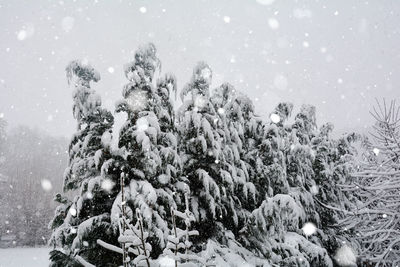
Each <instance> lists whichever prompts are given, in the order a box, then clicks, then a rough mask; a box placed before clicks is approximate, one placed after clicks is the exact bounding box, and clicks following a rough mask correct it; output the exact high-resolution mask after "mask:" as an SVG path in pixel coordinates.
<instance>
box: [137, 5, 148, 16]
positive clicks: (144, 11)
mask: <svg viewBox="0 0 400 267" xmlns="http://www.w3.org/2000/svg"><path fill="white" fill-rule="evenodd" d="M139 11H140V13H143V14H144V13H146V12H147V8H146V7H144V6H142V7H141V8H139Z"/></svg>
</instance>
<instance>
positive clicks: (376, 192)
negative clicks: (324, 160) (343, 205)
mask: <svg viewBox="0 0 400 267" xmlns="http://www.w3.org/2000/svg"><path fill="white" fill-rule="evenodd" d="M371 114H372V116H373V117H374V119H375V120H376V121H375V125H374V126H373V131H372V133H371V139H370V140H367V141H366V142H364V146H365V147H364V149H366V153H365V155H364V157H363V158H362V159H361V160H360V165H359V171H357V172H355V173H354V174H353V177H354V181H353V184H352V185H351V186H346V187H345V188H344V189H345V190H346V191H348V192H351V193H352V194H354V195H355V196H356V199H355V200H353V203H352V204H353V209H351V210H350V212H348V213H347V215H348V216H347V218H346V220H345V222H344V224H343V227H346V228H347V229H348V230H355V231H356V233H357V237H356V239H357V241H358V242H359V244H360V254H361V255H360V256H361V258H362V259H363V260H364V261H365V263H368V262H370V264H371V266H377V267H378V266H398V265H399V264H400V244H399V240H400V232H399V227H400V223H399V211H400V195H399V184H400V108H399V107H398V106H396V103H395V101H391V103H390V104H387V103H386V101H383V103H382V102H381V103H379V102H378V104H377V106H376V107H374V109H373V111H372V112H371Z"/></svg>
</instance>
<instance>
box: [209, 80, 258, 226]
mask: <svg viewBox="0 0 400 267" xmlns="http://www.w3.org/2000/svg"><path fill="white" fill-rule="evenodd" d="M247 100H248V99H245V96H243V95H241V94H237V92H236V90H235V89H234V87H233V86H232V85H230V84H223V85H221V86H220V87H218V88H216V89H215V90H214V91H213V94H212V97H211V99H210V101H211V102H212V104H213V105H214V108H215V110H216V111H217V113H218V119H216V121H215V122H216V123H215V124H216V130H217V131H218V133H219V135H220V136H221V141H222V143H221V146H222V148H223V149H222V156H221V158H220V159H218V160H217V161H216V163H217V164H218V166H219V168H220V173H219V176H220V177H221V178H220V179H221V186H222V187H221V188H222V196H221V201H222V205H223V206H224V207H225V209H226V211H227V215H226V216H225V217H223V218H222V222H223V224H224V226H225V227H226V228H227V229H230V230H232V231H233V232H234V233H235V234H238V233H239V231H240V230H241V229H242V228H243V227H244V225H245V223H246V221H247V217H248V214H249V212H250V211H249V210H251V209H252V208H254V204H255V201H256V189H255V186H254V184H253V183H251V182H250V177H249V169H248V165H247V164H246V162H245V160H244V157H245V152H246V151H245V147H244V143H246V142H247V140H246V137H245V128H246V127H245V124H246V121H247V119H248V118H247V117H246V115H247V114H246V113H245V112H244V110H243V107H242V105H243V104H244V102H245V101H247ZM248 101H249V100H248Z"/></svg>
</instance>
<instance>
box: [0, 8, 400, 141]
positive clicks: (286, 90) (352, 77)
mask: <svg viewBox="0 0 400 267" xmlns="http://www.w3.org/2000/svg"><path fill="white" fill-rule="evenodd" d="M399 11H400V1H396V0H393V1H389V0H388V1H378V0H376V1H349V0H342V1H338V0H335V1H310V0H308V1H283V0H276V1H273V0H248V1H243V0H240V1H239V0H237V1H233V0H226V1H215V0H214V1H213V0H210V1H188V0H182V1H166V0H163V1H105V0H104V1H102V0H98V1H79V0H77V1H67V0H65V1H39V0H35V1H16V0H9V1H4V0H2V1H0V64H1V65H0V117H1V116H2V117H4V118H5V119H6V120H7V121H8V122H9V124H10V125H11V126H15V125H17V124H28V125H30V126H33V127H38V128H40V129H43V130H45V131H47V132H49V133H50V134H54V135H63V136H70V135H71V134H72V133H73V132H74V130H75V125H76V124H75V121H74V119H73V117H72V99H71V94H72V89H71V88H68V86H67V82H66V78H65V72H64V69H65V66H66V64H67V63H68V62H69V61H70V60H72V59H83V58H85V59H88V60H89V62H90V63H91V64H92V65H93V66H94V67H95V68H97V69H98V70H99V71H100V73H101V76H102V79H101V81H100V82H99V83H98V84H95V85H94V86H93V87H94V88H95V89H96V90H97V91H98V92H99V93H100V94H101V96H102V100H103V103H104V105H105V106H106V107H107V108H109V109H111V110H112V111H114V103H115V101H116V100H118V99H119V98H120V97H121V90H122V85H123V84H125V83H126V82H127V80H126V79H125V77H124V75H123V72H122V66H123V64H125V63H126V62H128V61H130V60H131V59H132V57H133V53H134V51H135V49H136V48H137V47H138V46H139V45H140V44H143V43H146V42H149V41H150V42H153V43H154V44H155V45H156V46H157V48H158V52H159V57H160V59H161V61H162V71H163V72H173V73H175V75H176V76H177V78H178V86H179V88H182V86H183V85H184V84H185V83H186V82H187V81H188V80H189V79H190V76H191V72H192V68H193V66H194V65H195V64H196V62H197V61H200V60H204V61H206V62H208V63H209V64H210V66H211V67H212V69H213V72H214V80H213V86H215V87H216V86H218V85H220V84H221V83H222V82H225V81H227V82H230V83H232V84H233V85H234V86H235V87H236V88H237V89H238V90H240V91H243V92H245V93H246V94H247V95H248V96H249V97H250V98H252V99H253V100H254V103H255V105H256V110H257V113H258V114H259V115H261V116H264V117H265V118H267V117H268V115H269V112H271V110H272V109H273V108H274V106H275V105H276V104H277V103H278V102H280V101H291V102H293V103H294V104H295V107H296V108H297V109H298V108H299V106H300V105H301V104H303V103H308V104H313V105H315V106H316V107H317V118H318V122H319V124H322V123H324V122H326V121H330V122H333V123H334V124H335V127H336V129H337V130H339V131H343V130H348V129H362V128H363V127H365V126H369V125H370V124H371V123H372V120H371V117H370V115H369V113H368V111H369V109H370V108H371V106H372V104H373V103H374V99H375V98H376V97H378V98H380V99H381V98H382V97H385V98H387V99H393V98H397V99H398V100H400V99H399V98H400V86H399V85H400V36H399V27H400V14H399Z"/></svg>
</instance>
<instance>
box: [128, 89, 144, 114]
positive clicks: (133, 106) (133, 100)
mask: <svg viewBox="0 0 400 267" xmlns="http://www.w3.org/2000/svg"><path fill="white" fill-rule="evenodd" d="M126 102H127V103H128V106H129V109H130V110H131V111H133V112H138V111H141V110H143V109H145V108H146V106H147V102H148V99H147V93H146V92H145V91H143V90H134V91H132V92H131V93H130V94H129V95H128V97H127V98H126Z"/></svg>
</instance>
